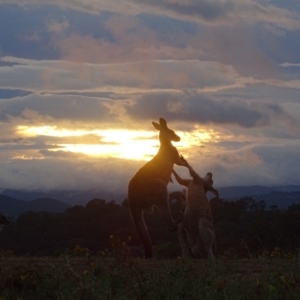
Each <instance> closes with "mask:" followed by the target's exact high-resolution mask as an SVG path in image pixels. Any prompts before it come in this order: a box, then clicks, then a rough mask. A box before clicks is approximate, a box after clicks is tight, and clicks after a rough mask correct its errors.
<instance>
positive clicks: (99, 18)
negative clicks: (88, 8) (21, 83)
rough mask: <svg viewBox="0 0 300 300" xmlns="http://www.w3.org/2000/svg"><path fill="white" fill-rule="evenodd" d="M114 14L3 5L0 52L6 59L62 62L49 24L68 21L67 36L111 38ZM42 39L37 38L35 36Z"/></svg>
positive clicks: (1, 11)
mask: <svg viewBox="0 0 300 300" xmlns="http://www.w3.org/2000/svg"><path fill="white" fill-rule="evenodd" d="M110 15H111V14H110V13H102V14H101V15H91V14H88V13H84V12H78V11H74V10H70V9H61V8H59V7H57V6H50V5H47V6H46V5H43V6H30V7H26V8H22V7H20V6H17V5H7V4H5V5H3V4H2V5H1V4H0V29H1V30H0V49H1V55H2V56H16V57H22V58H30V59H58V58H59V56H60V53H59V51H58V50H57V49H55V48H54V47H52V46H51V34H50V33H49V31H48V30H47V24H48V23H49V22H51V21H56V22H65V21H67V22H68V27H67V28H66V34H70V33H72V32H74V33H77V34H80V35H89V36H92V37H94V38H103V39H108V40H110V39H111V36H110V34H109V32H108V31H107V30H106V29H105V22H106V20H107V19H108V18H109V16H110ZM36 34H37V35H38V38H33V37H34V35H36Z"/></svg>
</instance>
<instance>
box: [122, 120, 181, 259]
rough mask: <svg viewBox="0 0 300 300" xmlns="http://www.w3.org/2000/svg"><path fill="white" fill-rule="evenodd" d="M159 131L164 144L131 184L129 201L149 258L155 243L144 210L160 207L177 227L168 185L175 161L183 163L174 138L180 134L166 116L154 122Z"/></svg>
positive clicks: (172, 228)
mask: <svg viewBox="0 0 300 300" xmlns="http://www.w3.org/2000/svg"><path fill="white" fill-rule="evenodd" d="M152 125H153V126H154V128H155V129H157V130H158V131H159V141H160V147H159V150H158V152H157V154H156V155H155V156H154V157H153V158H152V159H151V160H150V161H148V162H147V163H146V164H145V165H144V166H143V167H141V168H140V169H139V170H138V171H137V173H136V174H135V175H134V176H133V177H132V178H131V180H130V181H129V184H128V203H129V208H130V213H131V217H132V220H133V223H134V225H135V228H136V231H137V233H138V235H139V238H140V240H141V242H142V244H143V246H144V249H145V258H152V256H153V251H152V242H151V239H150V237H149V233H148V229H147V226H146V224H145V220H144V212H148V213H152V212H153V208H154V206H156V207H157V208H158V210H159V211H160V213H161V216H162V218H163V219H164V221H165V222H166V225H167V227H168V229H169V230H176V229H177V225H178V223H176V222H174V220H173V218H172V216H171V212H170V207H169V200H168V190H167V185H168V183H169V182H170V181H171V174H172V170H173V166H174V163H175V164H177V165H183V162H182V161H181V158H180V156H179V154H178V151H177V149H176V148H175V147H174V146H173V145H172V141H174V142H179V141H180V137H179V136H178V135H177V134H176V133H175V132H174V131H173V130H172V129H170V128H168V125H167V122H166V120H165V119H163V118H160V119H159V124H158V123H156V122H152Z"/></svg>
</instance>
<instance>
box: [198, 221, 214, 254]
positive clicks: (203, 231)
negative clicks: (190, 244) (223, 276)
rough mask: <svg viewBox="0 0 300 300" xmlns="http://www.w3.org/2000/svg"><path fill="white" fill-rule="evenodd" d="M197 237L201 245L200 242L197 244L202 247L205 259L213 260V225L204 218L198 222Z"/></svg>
mask: <svg viewBox="0 0 300 300" xmlns="http://www.w3.org/2000/svg"><path fill="white" fill-rule="evenodd" d="M199 235H200V239H201V241H202V243H201V242H200V241H199V242H200V243H201V244H202V245H203V246H204V248H205V250H206V254H207V257H208V258H209V259H215V257H214V254H213V251H212V246H213V243H214V240H215V233H214V230H213V225H212V224H211V222H210V221H208V220H207V219H205V218H200V220H199ZM200 243H199V244H200Z"/></svg>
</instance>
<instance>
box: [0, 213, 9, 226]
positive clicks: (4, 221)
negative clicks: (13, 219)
mask: <svg viewBox="0 0 300 300" xmlns="http://www.w3.org/2000/svg"><path fill="white" fill-rule="evenodd" d="M1 224H3V225H8V224H9V221H8V220H7V219H6V217H5V216H4V215H3V214H1V213H0V225H1Z"/></svg>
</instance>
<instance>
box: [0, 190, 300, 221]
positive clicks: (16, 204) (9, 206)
mask: <svg viewBox="0 0 300 300" xmlns="http://www.w3.org/2000/svg"><path fill="white" fill-rule="evenodd" d="M218 190H219V194H220V198H222V199H225V200H237V199H240V198H242V197H253V198H255V199H258V200H265V201H266V203H267V207H270V206H272V205H277V206H278V208H280V209H285V208H287V207H288V206H290V205H292V204H300V186H298V185H289V186H274V187H264V186H233V187H224V188H218ZM94 198H98V199H105V200H106V201H111V200H115V201H116V202H117V203H121V202H122V201H123V200H124V199H125V198H126V195H125V194H116V195H113V194H110V193H107V192H103V191H101V190H88V191H70V190H68V191H61V190H60V191H51V192H45V191H21V190H10V189H2V190H1V193H0V211H1V212H2V213H4V214H5V215H8V216H12V217H17V216H18V215H20V214H21V213H24V212H26V211H48V212H52V213H61V212H64V211H65V210H66V209H67V208H68V207H71V206H74V205H85V204H86V203H87V202H88V201H90V200H92V199H94Z"/></svg>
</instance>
